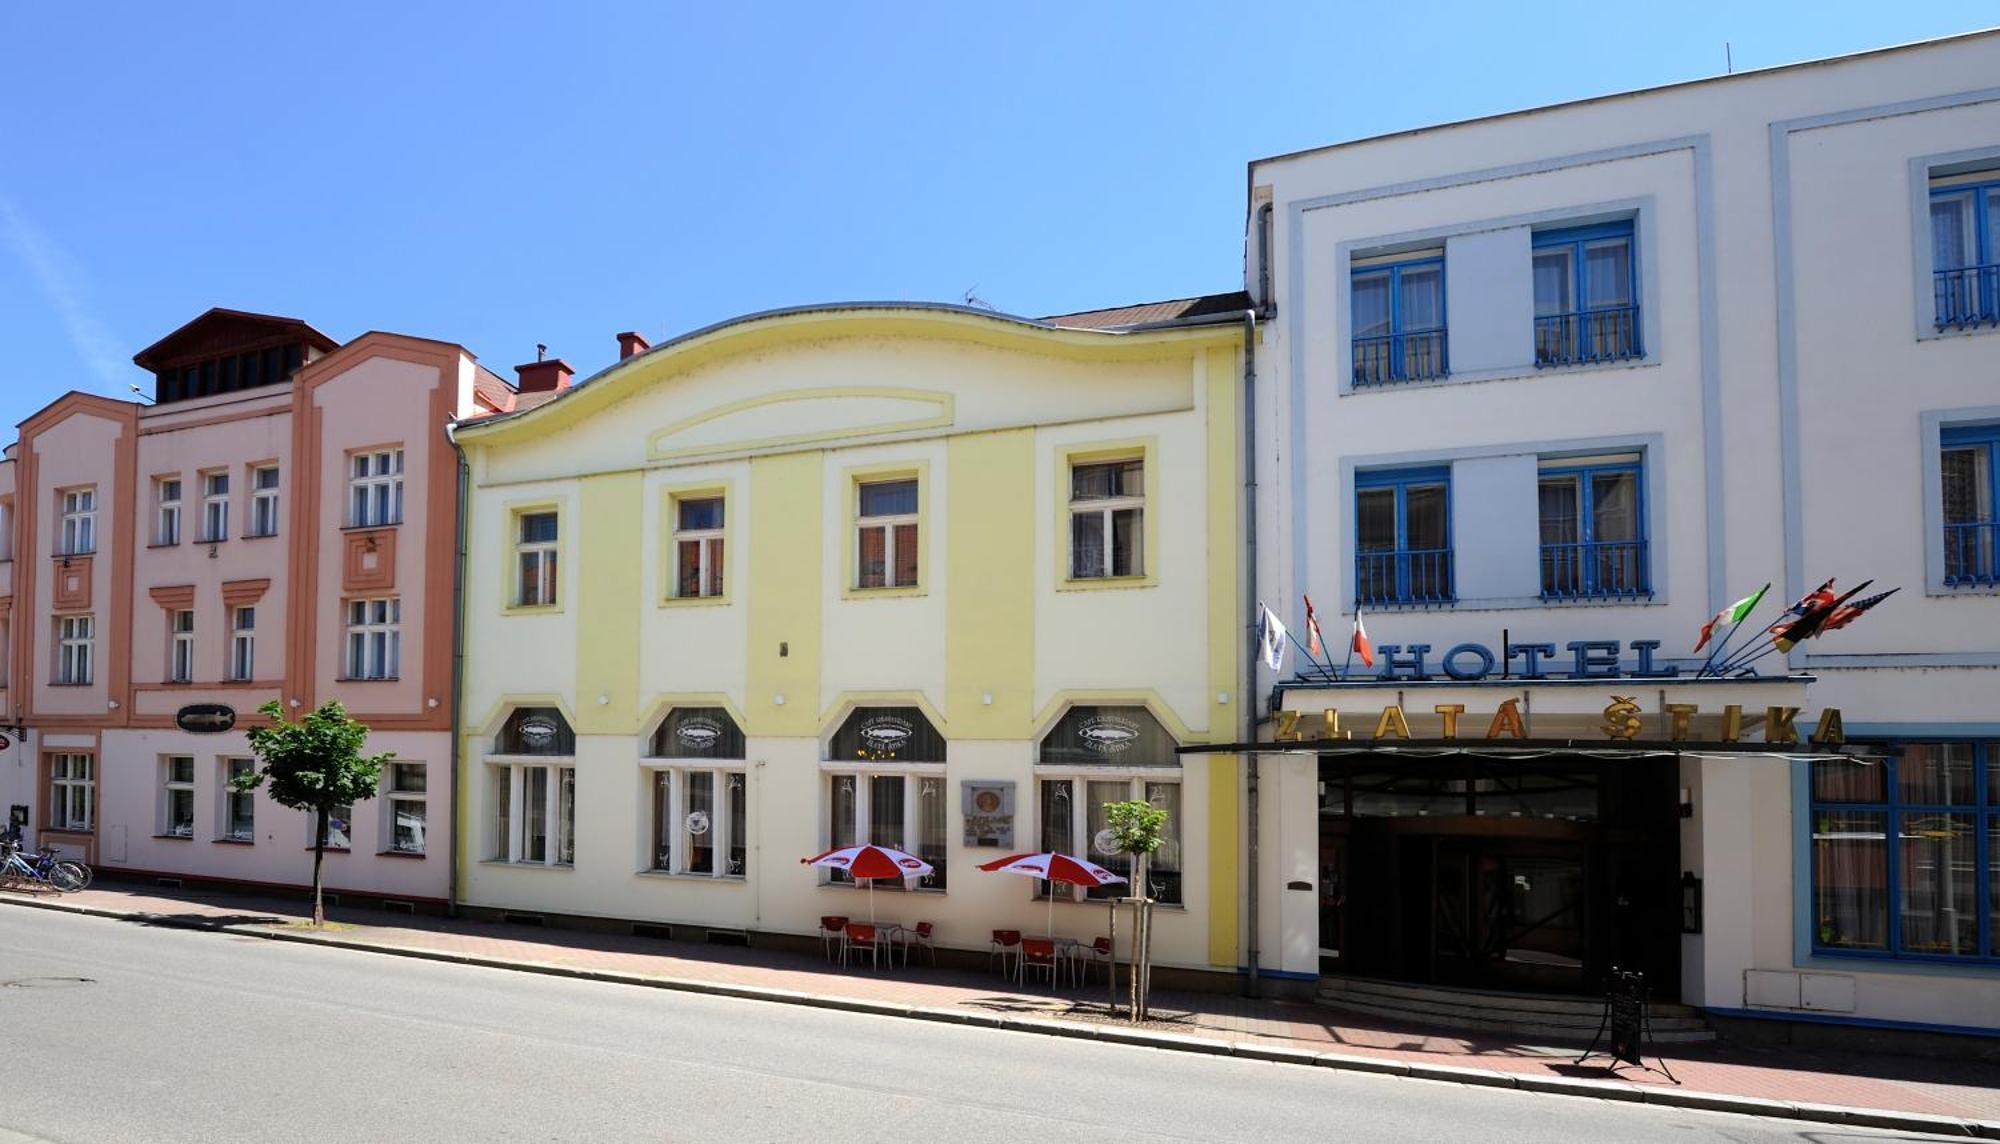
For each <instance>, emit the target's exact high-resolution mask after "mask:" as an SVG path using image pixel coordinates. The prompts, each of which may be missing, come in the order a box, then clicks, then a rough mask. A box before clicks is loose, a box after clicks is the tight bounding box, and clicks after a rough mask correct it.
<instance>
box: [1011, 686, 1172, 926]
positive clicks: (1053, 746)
mask: <svg viewBox="0 0 2000 1144" xmlns="http://www.w3.org/2000/svg"><path fill="white" fill-rule="evenodd" d="M1177 747H1178V744H1177V743H1176V742H1175V741H1174V737H1173V736H1172V735H1170V734H1168V733H1167V729H1166V728H1165V727H1163V726H1161V725H1160V721H1159V720H1158V719H1156V718H1154V717H1153V714H1152V712H1150V711H1148V710H1146V709H1145V708H1144V707H1138V706H1128V707H1101V706H1088V705H1081V704H1080V705H1077V706H1073V707H1071V708H1070V709H1069V710H1067V711H1065V712H1063V717H1062V719H1061V720H1060V721H1058V722H1057V723H1056V725H1055V726H1054V727H1052V728H1050V729H1049V733H1048V734H1047V735H1045V736H1043V737H1042V742H1041V747H1040V750H1039V752H1038V754H1037V755H1036V759H1035V774H1036V777H1037V780H1038V783H1037V789H1038V791H1039V793H1040V798H1041V801H1040V804H1039V807H1040V813H1039V817H1038V819H1037V825H1038V826H1039V828H1040V831H1041V848H1042V849H1043V850H1054V851H1057V852H1059V853H1063V854H1075V855H1078V856H1079V857H1084V858H1088V859H1090V860H1091V861H1093V862H1096V863H1097V864H1099V865H1101V866H1103V867H1105V868H1106V869H1108V870H1115V871H1117V872H1118V873H1120V874H1123V875H1125V876H1126V877H1127V878H1129V877H1131V876H1132V860H1131V857H1130V856H1129V855H1126V854H1122V853H1118V852H1117V851H1115V850H1113V849H1112V843H1111V836H1110V831H1109V829H1108V827H1109V824H1108V823H1107V822H1106V820H1105V817H1104V807H1105V805H1106V804H1108V803H1114V802H1130V801H1134V800H1140V799H1143V800H1145V801H1147V802H1150V803H1152V804H1153V805H1155V806H1157V807H1159V808H1161V809H1162V810H1165V811H1166V812H1167V827H1166V841H1165V842H1164V843H1162V844H1161V846H1160V849H1159V850H1158V851H1157V852H1155V853H1154V854H1153V856H1152V858H1151V859H1150V860H1149V861H1148V862H1147V866H1146V868H1147V881H1148V882H1149V883H1151V885H1150V886H1149V887H1148V892H1149V894H1150V895H1151V896H1152V897H1153V898H1154V899H1155V900H1158V901H1162V902H1171V903H1176V904H1178V903H1179V902H1180V901H1181V852H1180V851H1181V842H1180V840H1181V810H1180V800H1181V786H1180V757H1179V756H1178V755H1177V754H1176V753H1175V751H1176V748H1177ZM1049 891H1050V887H1049V885H1048V884H1047V883H1043V884H1042V887H1041V891H1040V892H1041V893H1044V894H1046V893H1048V892H1049ZM1054 892H1055V894H1056V896H1058V897H1072V896H1074V897H1077V898H1078V900H1081V899H1082V897H1083V896H1086V894H1085V888H1084V887H1075V886H1070V885H1067V884H1064V883H1057V884H1056V885H1055V887H1054ZM1129 892H1130V891H1129V890H1128V888H1127V887H1125V886H1122V885H1118V884H1113V885H1110V886H1104V887H1091V888H1089V889H1088V892H1087V896H1089V897H1096V898H1102V897H1114V898H1115V897H1121V896H1124V895H1125V894H1127V893H1129Z"/></svg>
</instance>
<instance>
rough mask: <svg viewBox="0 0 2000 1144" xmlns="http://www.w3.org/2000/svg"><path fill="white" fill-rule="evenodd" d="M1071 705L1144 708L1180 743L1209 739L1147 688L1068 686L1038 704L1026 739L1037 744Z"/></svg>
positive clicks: (1170, 705) (1199, 741) (1202, 741)
mask: <svg viewBox="0 0 2000 1144" xmlns="http://www.w3.org/2000/svg"><path fill="white" fill-rule="evenodd" d="M1072 707H1144V708H1145V709H1146V710H1147V711H1148V712H1150V713H1151V714H1152V716H1153V718H1155V719H1158V720H1159V721H1160V726H1162V727H1165V728H1166V729H1167V734H1169V735H1172V736H1173V737H1174V738H1175V740H1177V741H1178V742H1180V743H1181V744H1182V745H1184V746H1185V745H1187V744H1190V743H1206V742H1208V741H1209V737H1208V736H1207V735H1203V734H1201V733H1200V732H1198V731H1194V730H1191V729H1189V727H1188V725H1187V721H1186V720H1185V719H1182V718H1181V717H1180V714H1179V713H1178V712H1176V711H1175V710H1174V708H1173V705H1172V704H1170V703H1168V702H1167V701H1166V699H1165V698H1163V697H1162V696H1161V695H1160V693H1159V692H1157V691H1154V690H1153V689H1152V688H1150V687H1144V688H1072V689H1069V690H1065V691H1058V692H1056V693H1055V694H1054V695H1053V696H1051V697H1050V698H1049V701H1048V702H1047V703H1044V704H1043V705H1042V709H1041V711H1040V713H1038V714H1037V715H1036V716H1035V721H1034V725H1033V726H1031V727H1030V728H1029V731H1028V738H1029V740H1030V741H1032V742H1035V743H1040V742H1041V741H1042V739H1043V738H1044V737H1045V736H1046V735H1048V733H1049V732H1050V731H1051V730H1053V729H1054V728H1055V725H1056V723H1057V722H1059V721H1060V720H1061V719H1062V717H1063V713H1064V712H1066V711H1068V710H1069V709H1070V708H1072Z"/></svg>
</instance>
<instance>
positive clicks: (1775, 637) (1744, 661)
mask: <svg viewBox="0 0 2000 1144" xmlns="http://www.w3.org/2000/svg"><path fill="white" fill-rule="evenodd" d="M1874 582H1875V581H1873V580H1863V581H1862V582H1861V583H1859V584H1857V585H1855V586H1854V587H1852V588H1849V589H1848V590H1847V591H1846V592H1844V593H1842V594H1841V595H1840V596H1838V597H1835V599H1834V601H1833V602H1832V603H1830V604H1827V605H1826V606H1825V607H1824V608H1823V609H1820V611H1819V613H1818V614H1819V623H1818V624H1815V625H1814V626H1813V628H1812V630H1810V631H1807V632H1805V633H1804V634H1802V635H1800V636H1799V638H1797V639H1795V640H1793V641H1792V647H1797V646H1799V645H1800V644H1802V643H1804V642H1806V641H1807V640H1809V639H1811V638H1813V637H1814V636H1816V635H1818V634H1819V633H1820V629H1821V627H1822V626H1824V625H1825V623H1826V621H1827V618H1828V617H1829V616H1832V615H1833V613H1834V612H1836V611H1838V610H1839V608H1840V606H1841V605H1842V604H1845V603H1846V602H1847V601H1849V600H1851V599H1853V598H1854V597H1855V596H1857V595H1860V594H1861V593H1862V592H1864V591H1866V590H1867V589H1868V586H1869V585H1871V584H1873V583H1874ZM1807 618H1808V616H1800V617H1799V618H1798V619H1797V620H1794V621H1792V623H1790V624H1787V625H1785V628H1784V630H1783V631H1779V632H1773V633H1772V634H1771V638H1770V641H1769V642H1768V644H1762V643H1753V644H1751V645H1750V648H1749V649H1747V650H1746V651H1744V652H1743V653H1741V654H1739V655H1738V656H1737V657H1736V662H1734V663H1731V664H1729V665H1727V667H1726V669H1725V670H1728V671H1739V670H1741V669H1743V668H1746V667H1749V666H1750V665H1751V664H1753V663H1756V662H1757V661H1758V660H1760V659H1763V658H1764V657H1765V656H1767V655H1770V654H1771V653H1772V652H1774V651H1778V650H1780V649H1779V647H1778V641H1779V640H1782V639H1784V638H1785V632H1787V631H1790V630H1792V628H1794V627H1796V626H1797V625H1799V624H1802V623H1804V622H1805V621H1806V619H1807ZM1773 626H1776V625H1773ZM1760 649H1761V650H1760ZM1753 650H1754V651H1756V654H1755V655H1751V654H1750V651H1753ZM1783 650H1785V651H1790V650H1791V648H1785V649H1783Z"/></svg>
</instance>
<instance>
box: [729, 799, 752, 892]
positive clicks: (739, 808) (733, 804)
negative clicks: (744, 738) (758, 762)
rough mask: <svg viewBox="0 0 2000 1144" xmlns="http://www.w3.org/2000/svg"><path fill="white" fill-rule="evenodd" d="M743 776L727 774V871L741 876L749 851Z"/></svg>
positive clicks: (747, 805) (746, 801)
mask: <svg viewBox="0 0 2000 1144" xmlns="http://www.w3.org/2000/svg"><path fill="white" fill-rule="evenodd" d="M748 787H749V783H748V781H747V780H746V778H745V776H743V775H740V774H732V775H730V776H729V869H728V871H727V873H729V874H730V875H732V876H734V877H739V878H740V877H742V876H743V875H744V873H745V872H746V871H747V870H748V869H749V852H750V792H749V789H748Z"/></svg>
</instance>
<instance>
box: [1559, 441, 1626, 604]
mask: <svg viewBox="0 0 2000 1144" xmlns="http://www.w3.org/2000/svg"><path fill="white" fill-rule="evenodd" d="M1536 494H1537V501H1538V506H1539V512H1540V517H1541V556H1542V597H1543V598H1544V599H1549V600H1568V599H1589V598H1607V597H1608V598H1621V597H1640V596H1646V595H1649V594H1650V593H1651V591H1652V588H1651V577H1650V576H1649V574H1648V567H1647V562H1646V498H1645V479H1644V472H1643V469H1642V467H1641V463H1640V461H1639V459H1638V458H1636V457H1634V458H1632V459H1630V460H1622V459H1621V460H1616V461H1609V462H1601V463H1597V464H1583V463H1566V462H1562V461H1553V462H1551V461H1544V462H1543V463H1542V467H1541V479H1540V483H1539V486H1538V488H1537V490H1536Z"/></svg>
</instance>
